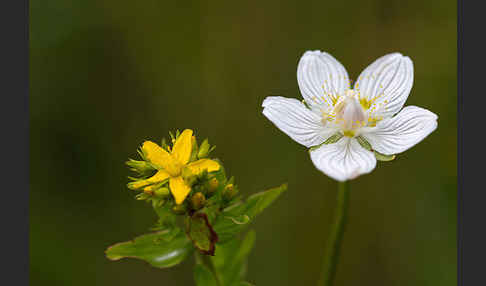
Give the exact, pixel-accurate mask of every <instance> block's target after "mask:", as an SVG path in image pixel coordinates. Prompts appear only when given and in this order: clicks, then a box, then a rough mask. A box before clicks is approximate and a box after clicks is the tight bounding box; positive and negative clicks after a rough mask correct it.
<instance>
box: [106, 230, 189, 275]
mask: <svg viewBox="0 0 486 286" xmlns="http://www.w3.org/2000/svg"><path fill="white" fill-rule="evenodd" d="M171 234H172V232H171V231H169V230H164V231H159V232H155V233H150V234H145V235H142V236H139V237H136V238H135V239H134V240H131V241H127V242H120V243H117V244H114V245H112V246H110V247H108V248H107V249H106V251H105V254H106V257H107V258H108V259H110V260H120V259H122V258H127V257H129V258H137V259H141V260H144V261H146V262H148V263H149V264H150V265H152V266H154V267H159V268H166V267H172V266H174V265H177V264H179V263H181V262H182V261H183V260H184V259H185V258H186V257H187V256H188V255H190V254H191V252H192V250H193V247H192V245H191V242H190V241H189V239H187V237H186V235H185V234H184V232H179V233H178V234H177V235H176V237H174V238H172V239H170V241H168V239H169V236H170V235H171Z"/></svg>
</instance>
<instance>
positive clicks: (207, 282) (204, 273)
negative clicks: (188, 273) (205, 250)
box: [194, 264, 218, 286]
mask: <svg viewBox="0 0 486 286" xmlns="http://www.w3.org/2000/svg"><path fill="white" fill-rule="evenodd" d="M194 280H195V281H196V285H197V286H217V285H218V283H217V282H216V279H215V278H214V276H213V274H212V273H211V271H209V269H208V268H207V267H206V266H204V265H203V264H196V265H195V266H194Z"/></svg>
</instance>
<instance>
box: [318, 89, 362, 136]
mask: <svg viewBox="0 0 486 286" xmlns="http://www.w3.org/2000/svg"><path fill="white" fill-rule="evenodd" d="M361 101H362V100H361ZM361 101H360V98H359V97H358V93H357V92H356V91H354V90H347V91H346V92H345V93H344V94H343V95H340V96H337V97H336V100H335V104H333V107H332V109H331V111H330V112H329V113H323V122H325V121H330V122H332V123H334V127H335V128H337V129H339V130H341V131H342V133H343V135H344V136H348V137H354V136H356V135H357V131H358V129H360V128H361V127H364V126H366V125H367V124H368V116H367V112H366V110H365V108H364V107H363V104H362V102H361Z"/></svg>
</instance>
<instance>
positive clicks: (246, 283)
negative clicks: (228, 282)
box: [234, 281, 255, 286]
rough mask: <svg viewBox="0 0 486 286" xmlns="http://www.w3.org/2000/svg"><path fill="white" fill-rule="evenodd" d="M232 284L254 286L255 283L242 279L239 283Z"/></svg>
mask: <svg viewBox="0 0 486 286" xmlns="http://www.w3.org/2000/svg"><path fill="white" fill-rule="evenodd" d="M234 286H255V285H254V284H251V283H250V282H246V281H242V282H240V283H237V284H235V285H234Z"/></svg>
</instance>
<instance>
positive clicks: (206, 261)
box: [198, 253, 223, 286]
mask: <svg viewBox="0 0 486 286" xmlns="http://www.w3.org/2000/svg"><path fill="white" fill-rule="evenodd" d="M198 256H199V258H200V259H201V261H202V263H203V264H204V265H206V266H207V267H208V268H209V271H211V273H212V274H213V276H214V279H215V280H216V284H217V285H218V286H222V285H223V284H221V280H220V279H219V275H218V272H217V271H216V267H214V263H213V260H212V259H211V257H209V256H207V255H204V254H200V253H198Z"/></svg>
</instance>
